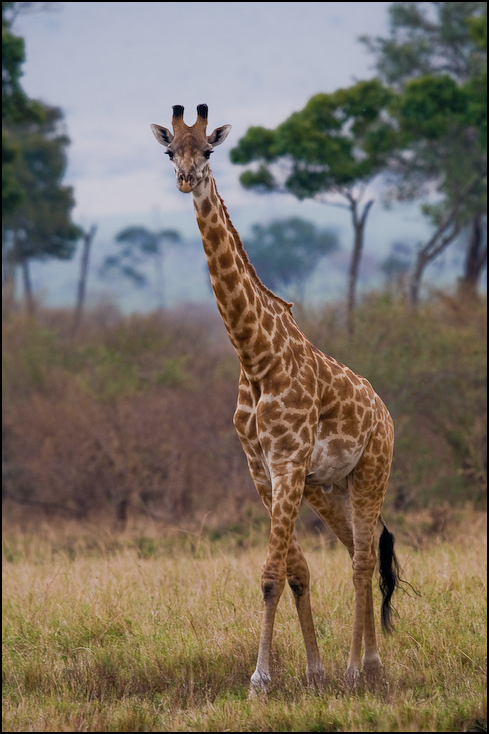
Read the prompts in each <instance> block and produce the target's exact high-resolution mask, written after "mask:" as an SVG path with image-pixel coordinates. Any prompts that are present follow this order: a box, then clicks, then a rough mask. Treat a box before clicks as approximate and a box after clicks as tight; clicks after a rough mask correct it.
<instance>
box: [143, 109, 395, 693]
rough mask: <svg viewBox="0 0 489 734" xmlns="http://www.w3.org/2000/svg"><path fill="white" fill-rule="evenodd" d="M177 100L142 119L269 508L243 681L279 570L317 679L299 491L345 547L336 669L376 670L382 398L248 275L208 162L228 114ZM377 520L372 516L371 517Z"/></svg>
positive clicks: (264, 634) (267, 641)
mask: <svg viewBox="0 0 489 734" xmlns="http://www.w3.org/2000/svg"><path fill="white" fill-rule="evenodd" d="M183 113H184V108H183V107H182V106H181V105H176V106H174V107H173V118H172V127H173V133H172V132H170V130H168V129H167V128H164V127H161V126H160V125H151V129H152V130H153V133H154V135H155V137H156V139H157V141H158V142H159V143H161V144H162V145H164V146H165V147H166V149H167V151H166V152H167V153H168V155H169V157H170V160H171V161H172V163H173V167H174V169H175V174H176V178H177V187H178V188H179V189H180V191H182V192H184V193H192V198H193V203H194V208H195V213H196V217H197V223H198V226H199V229H200V233H201V236H202V243H203V245H204V250H205V254H206V257H207V263H208V266H209V273H210V278H211V283H212V288H213V290H214V294H215V297H216V302H217V306H218V309H219V312H220V314H221V317H222V319H223V322H224V325H225V326H226V329H227V331H228V334H229V337H230V339H231V342H232V344H233V346H234V348H235V350H236V353H237V355H238V357H239V360H240V364H241V373H240V380H239V395H238V402H237V407H236V412H235V414H234V425H235V428H236V431H237V433H238V435H239V438H240V440H241V444H242V446H243V449H244V452H245V454H246V458H247V460H248V466H249V469H250V473H251V476H252V478H253V481H254V483H255V486H256V489H257V491H258V493H259V495H260V497H261V499H262V501H263V503H264V505H265V507H266V508H267V510H268V512H269V515H270V518H271V530H270V542H269V548H268V554H267V557H266V560H265V563H264V565H263V568H262V573H261V588H262V592H263V598H264V605H265V611H264V615H263V619H262V626H261V634H260V644H259V650H258V660H257V665H256V669H255V672H254V673H253V675H252V677H251V690H252V691H266V690H267V689H268V688H269V685H270V680H271V677H270V648H271V642H272V634H273V625H274V619H275V612H276V609H277V605H278V602H279V599H280V596H281V594H282V591H283V589H284V586H285V582H286V581H287V582H288V584H289V586H290V588H291V589H292V593H293V595H294V600H295V604H296V608H297V612H298V616H299V621H300V625H301V629H302V634H303V637H304V643H305V647H306V655H307V668H306V677H307V681H308V683H309V684H310V685H313V686H316V687H319V688H321V687H322V685H323V684H324V676H325V674H324V667H323V665H322V663H321V659H320V656H319V651H318V645H317V641H316V633H315V629H314V622H313V617H312V612H311V602H310V594H309V569H308V566H307V562H306V560H305V558H304V555H303V553H302V551H301V549H300V547H299V544H298V542H297V538H296V534H295V522H296V518H297V513H298V510H299V506H300V503H301V500H302V498H305V500H306V501H307V502H308V503H309V504H310V505H311V506H312V508H313V509H314V510H315V511H316V512H317V513H318V514H319V515H320V516H321V517H322V518H323V520H324V521H325V522H326V523H327V524H328V525H329V526H330V528H331V529H332V530H333V532H334V533H335V534H336V535H337V537H338V538H339V540H340V541H341V542H342V543H343V544H344V545H345V546H346V548H347V549H348V551H349V553H350V556H351V559H352V567H353V584H354V593H355V606H354V623H353V633H352V641H351V646H350V656H349V660H348V666H347V670H346V673H345V681H346V683H347V685H348V686H350V687H355V686H356V685H357V683H358V681H359V679H360V671H361V667H362V659H361V648H362V641H363V643H364V656H363V667H364V672H365V674H366V676H367V678H368V679H375V678H377V677H378V676H379V674H380V670H381V667H382V666H381V662H380V657H379V655H378V652H377V642H376V634H375V620H374V609H373V599H372V576H373V572H374V567H375V564H376V552H375V530H376V526H377V522H378V520H379V518H380V512H381V509H382V505H383V501H384V497H385V492H386V489H387V480H388V477H389V472H390V467H391V461H392V452H393V444H394V428H393V423H392V419H391V417H390V415H389V412H388V410H387V408H386V407H385V405H384V403H383V402H382V400H381V399H380V397H379V396H378V395H377V394H376V393H375V391H374V390H373V388H372V386H371V385H370V383H369V382H368V381H367V380H366V379H364V378H363V377H360V376H359V375H356V374H355V373H354V372H353V371H352V370H350V369H349V368H348V367H346V366H345V365H343V364H341V363H340V362H338V361H336V360H335V359H334V358H332V357H329V356H326V355H325V354H323V353H322V352H320V351H319V350H318V349H316V348H315V347H314V346H313V345H312V344H311V343H310V342H309V340H308V339H307V338H306V336H305V335H304V334H303V333H302V331H301V330H300V328H299V327H298V325H297V324H296V322H295V320H294V318H293V316H292V313H291V304H289V303H287V302H286V301H284V300H282V299H281V298H279V297H278V296H276V295H275V294H274V293H273V292H272V291H270V290H269V289H268V288H266V287H265V286H264V285H263V283H262V282H261V281H260V279H259V277H258V275H257V274H256V272H255V270H254V268H253V266H252V265H251V263H250V261H249V259H248V256H247V254H246V251H245V249H244V247H243V244H242V242H241V239H240V237H239V235H238V233H237V231H236V230H235V228H234V227H233V225H232V223H231V220H230V218H229V215H228V212H227V209H226V207H225V205H224V202H223V200H222V199H221V197H220V196H219V194H218V192H217V188H216V183H215V181H214V178H213V176H212V173H211V169H210V167H209V158H210V155H211V153H212V151H213V149H214V148H215V147H216V146H217V145H220V144H221V143H223V142H224V140H225V139H226V137H227V135H228V134H229V131H230V129H231V126H230V125H224V126H222V127H218V128H216V129H215V130H214V131H213V132H212V133H211V134H210V135H207V134H206V128H207V117H208V110H207V105H199V106H198V107H197V120H196V122H195V123H194V124H193V125H192V126H187V125H186V124H185V122H184V119H183ZM380 520H381V522H382V523H383V520H382V519H381V518H380ZM383 525H384V529H383V532H382V535H381V538H380V543H379V562H380V564H379V565H380V575H381V579H382V593H383V605H382V622H383V626H384V627H385V628H386V629H389V627H390V611H391V605H390V600H391V596H392V593H393V592H394V590H395V588H396V586H397V585H398V583H399V577H398V574H397V571H396V569H397V563H396V560H395V555H394V550H393V538H392V535H391V534H390V533H389V531H388V530H387V528H386V527H385V523H383Z"/></svg>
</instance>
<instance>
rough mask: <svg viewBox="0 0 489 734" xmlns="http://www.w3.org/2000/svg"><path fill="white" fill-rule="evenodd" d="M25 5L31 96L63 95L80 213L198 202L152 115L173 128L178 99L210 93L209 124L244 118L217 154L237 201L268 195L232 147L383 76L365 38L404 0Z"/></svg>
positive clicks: (223, 185) (228, 193) (226, 192)
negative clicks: (44, 8)
mask: <svg viewBox="0 0 489 734" xmlns="http://www.w3.org/2000/svg"><path fill="white" fill-rule="evenodd" d="M50 5H51V6H53V7H54V10H53V11H51V12H38V13H33V14H27V15H21V16H19V17H18V19H17V20H16V23H15V26H14V32H15V31H17V32H18V33H19V34H20V35H22V36H23V37H24V38H25V41H26V56H27V58H26V63H25V64H24V67H23V68H24V77H23V80H22V83H23V86H24V89H25V91H26V92H27V94H28V95H29V96H32V97H34V98H39V99H42V100H43V101H44V102H47V103H48V104H52V105H57V106H60V107H61V108H62V109H63V111H64V114H65V118H66V122H67V126H68V133H69V135H70V137H71V141H72V144H71V146H70V148H69V153H68V155H69V167H68V172H67V181H68V182H69V183H71V184H72V185H73V186H74V187H75V194H76V202H77V207H76V210H75V216H78V217H80V216H82V217H83V218H85V217H86V218H88V219H92V218H97V217H100V216H105V215H122V216H130V215H132V214H134V215H136V214H141V213H148V212H150V211H152V210H154V209H155V208H158V209H159V210H160V211H162V212H165V211H171V212H175V211H178V210H182V211H185V210H189V211H191V210H192V207H191V206H190V202H189V200H188V198H189V197H185V196H183V195H182V194H180V193H179V192H178V191H177V190H176V188H175V183H174V174H173V169H172V167H171V165H169V163H168V160H167V158H166V157H164V156H163V149H162V148H161V146H158V144H157V143H156V141H155V139H154V137H153V135H152V133H151V130H150V127H149V125H150V123H153V122H156V123H159V124H161V125H165V126H170V122H171V108H172V105H175V104H182V105H184V106H185V110H186V112H185V116H186V121H187V122H188V124H193V122H194V121H195V118H196V106H197V104H200V103H202V102H205V103H207V104H208V105H209V130H212V129H213V128H214V127H217V126H220V125H223V124H226V123H230V124H231V125H232V126H233V130H232V132H231V135H230V137H229V138H228V140H227V141H226V146H225V147H223V148H221V149H219V151H218V152H217V153H216V155H215V156H214V158H213V170H214V173H215V175H216V179H217V180H218V187H219V189H220V193H221V194H222V195H223V197H224V199H225V200H226V202H227V204H228V205H229V206H231V205H233V204H236V205H238V206H240V205H244V204H247V203H250V202H252V201H253V202H256V201H257V199H258V195H257V194H250V193H246V192H245V191H244V190H243V189H242V188H241V186H240V184H239V182H238V177H239V174H240V168H239V167H237V166H233V165H231V163H230V162H229V157H228V156H229V150H230V149H231V148H232V147H233V146H234V145H235V144H236V143H237V141H238V139H239V138H240V136H241V135H243V134H244V133H245V131H246V130H247V128H248V127H249V126H250V125H264V126H266V127H275V126H276V125H277V124H278V123H279V122H281V121H282V120H283V119H285V118H286V117H287V116H288V115H289V114H290V113H291V112H293V111H294V110H299V109H301V108H302V107H303V106H304V105H305V103H306V102H307V101H308V99H309V98H310V97H311V96H312V95H313V94H315V93H317V92H331V91H334V90H335V89H337V88H339V87H342V86H348V85H350V84H351V83H352V82H353V81H354V80H355V79H365V78H369V77H371V76H373V74H374V71H373V68H372V58H371V57H370V56H369V55H368V54H367V52H366V51H365V49H364V48H363V46H362V44H360V43H359V42H358V36H360V35H361V34H362V33H366V34H373V35H385V34H386V32H387V22H388V14H387V9H388V7H389V5H390V3H386V2H376V3H365V2H359V3H353V2H352V3H350V2H332V3H320V2H311V3H309V2H301V3H295V2H294V3H280V2H270V3H268V2H263V3H253V2H247V3H240V2H239V3H233V2H228V3H222V2H216V3H213V2H211V3H202V2H197V3H193V2H172V3H165V2H163V3H145V2H138V3H132V2H123V3H114V2H110V3H109V2H107V3H105V2H96V3H95V2H94V3H92V2H80V3H78V2H67V3H51V4H50Z"/></svg>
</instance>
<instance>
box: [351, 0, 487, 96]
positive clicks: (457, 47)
mask: <svg viewBox="0 0 489 734" xmlns="http://www.w3.org/2000/svg"><path fill="white" fill-rule="evenodd" d="M486 7H487V6H486V3H483V2H395V3H392V4H391V5H390V7H389V15H390V34H389V36H388V37H387V38H379V37H377V38H372V37H369V36H363V37H362V38H361V40H362V41H363V43H365V44H366V45H367V47H368V48H369V49H370V51H372V53H373V54H374V55H375V56H376V58H377V69H378V71H379V73H380V74H381V75H382V77H383V78H384V79H385V80H386V81H387V83H389V84H393V85H396V86H397V87H398V88H400V87H401V86H402V85H403V84H404V82H405V81H406V80H408V79H410V78H412V77H415V76H426V75H435V76H438V75H444V74H448V75H450V76H452V77H453V78H455V79H457V80H460V81H462V82H463V81H466V80H467V79H468V78H469V77H470V76H472V75H473V74H478V73H479V72H480V70H481V68H482V67H483V66H484V65H485V63H484V55H483V53H481V47H482V46H483V41H484V37H485V38H486V39H487V17H486Z"/></svg>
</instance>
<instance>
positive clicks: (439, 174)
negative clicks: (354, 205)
mask: <svg viewBox="0 0 489 734" xmlns="http://www.w3.org/2000/svg"><path fill="white" fill-rule="evenodd" d="M485 8H486V4H485V3H479V2H464V3H453V2H442V3H422V2H409V3H405V2H401V3H393V4H392V5H391V7H390V11H389V12H390V16H391V27H390V36H389V37H388V38H376V39H372V38H363V39H362V40H363V41H364V42H365V43H366V44H367V46H368V47H369V48H370V50H371V51H372V52H373V53H374V54H375V56H376V59H377V69H378V71H379V72H380V74H381V75H382V76H383V78H384V79H385V80H386V82H388V83H391V84H394V85H395V88H396V89H397V92H398V94H397V95H396V96H395V97H394V98H393V99H392V103H391V105H390V107H389V112H390V114H391V115H392V117H393V120H394V121H395V125H396V126H397V127H398V132H399V134H398V137H397V141H396V143H395V145H394V150H396V155H395V156H394V158H393V159H392V161H391V162H390V163H391V169H392V170H393V171H395V172H397V173H398V174H399V173H400V174H401V178H400V179H399V178H398V180H397V181H396V183H395V185H396V186H397V196H399V197H401V198H402V197H405V196H407V197H410V198H412V197H418V196H419V195H420V194H424V193H425V190H426V188H425V187H426V186H427V185H428V184H429V185H430V186H433V185H435V186H436V187H437V189H438V191H439V192H440V193H442V194H443V196H444V200H443V206H444V210H445V212H447V211H448V210H449V209H450V208H451V207H454V206H456V207H457V217H458V218H459V219H460V217H462V218H463V217H464V216H465V219H469V218H471V217H473V216H475V215H477V213H478V212H481V211H484V210H485V202H486V193H485V190H486V183H485V178H486V154H485V144H486V141H487V101H486V96H487V93H486V81H487V71H486V55H487V43H486V47H484V45H483V44H484V34H487V30H485V31H484V28H485V29H487V18H486V15H485ZM473 179H474V180H475V181H476V183H475V187H473V188H470V183H471V181H472V180H473ZM468 187H469V188H470V192H469V193H468V191H467V188H468ZM434 221H435V222H436V218H435V219H434Z"/></svg>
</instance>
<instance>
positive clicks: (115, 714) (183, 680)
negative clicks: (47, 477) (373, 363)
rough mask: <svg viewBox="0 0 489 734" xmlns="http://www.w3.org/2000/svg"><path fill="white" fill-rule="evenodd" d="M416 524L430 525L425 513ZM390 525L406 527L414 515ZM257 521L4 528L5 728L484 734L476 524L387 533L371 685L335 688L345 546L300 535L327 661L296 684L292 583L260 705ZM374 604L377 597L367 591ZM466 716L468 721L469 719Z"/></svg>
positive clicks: (342, 650) (347, 612) (480, 550)
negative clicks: (115, 529) (185, 527)
mask: <svg viewBox="0 0 489 734" xmlns="http://www.w3.org/2000/svg"><path fill="white" fill-rule="evenodd" d="M427 521H429V518H427ZM421 522H422V520H421V519H420V518H419V517H415V518H408V519H407V520H406V528H407V530H406V531H405V532H404V531H399V534H400V536H401V537H408V536H409V532H414V529H415V528H416V527H417V526H419V525H420V523H421ZM265 537H266V530H265V529H264V528H262V527H259V525H257V524H256V523H253V522H250V523H249V526H248V529H247V532H246V533H245V534H241V535H238V534H237V533H236V532H232V531H231V532H229V534H222V535H221V537H217V536H216V535H215V534H212V533H206V532H205V530H204V532H201V533H190V532H181V531H180V532H179V531H177V530H176V529H173V530H168V531H166V532H162V531H161V529H158V528H157V527H156V526H155V527H151V526H148V524H147V523H146V524H145V528H144V530H143V529H142V528H141V527H140V528H137V527H135V528H133V529H132V530H131V531H130V532H126V533H123V534H113V533H111V532H110V531H107V530H104V529H103V527H100V526H99V527H94V526H89V525H85V526H80V525H76V524H74V523H72V524H64V525H57V526H54V525H52V524H49V523H44V524H43V523H40V524H38V526H37V528H36V532H35V533H33V532H32V531H30V530H29V529H28V528H25V529H24V531H21V530H20V529H19V528H18V527H14V526H13V525H12V524H11V523H9V524H7V525H6V527H5V528H4V564H3V567H4V572H3V589H4V609H3V640H4V664H3V691H4V702H3V703H4V705H3V717H4V719H3V726H4V731H226V730H230V731H483V730H484V726H485V724H484V722H485V717H486V704H485V701H486V692H485V690H486V689H485V667H486V652H485V640H486V626H485V624H486V621H485V620H486V616H485V612H486V587H485V579H486V537H485V517H483V516H481V515H479V516H477V515H475V514H464V515H463V517H460V518H459V522H458V523H452V527H451V537H447V535H446V534H445V536H439V535H436V533H435V532H434V531H433V532H432V533H431V535H429V536H428V535H426V539H425V542H424V544H422V543H419V542H418V543H417V547H416V548H414V547H413V546H412V545H411V544H403V543H402V542H401V543H400V547H399V555H400V557H401V560H402V563H403V566H404V570H405V576H406V577H407V578H408V579H409V581H410V582H411V583H413V585H414V586H415V587H416V588H418V589H419V590H420V591H421V593H422V596H421V597H417V596H408V595H406V594H401V595H399V596H398V598H397V601H396V607H397V609H398V611H399V619H398V622H397V631H396V633H395V634H394V635H393V636H392V637H383V638H382V639H381V641H380V651H381V656H382V659H383V662H384V666H385V667H384V669H385V682H384V684H383V685H382V686H381V687H380V688H379V690H377V691H369V690H361V691H359V692H358V693H355V694H352V693H349V692H346V691H345V690H344V687H343V682H342V676H343V671H344V669H345V666H346V660H347V655H348V646H349V638H350V632H351V622H352V598H353V588H352V583H351V569H350V561H349V558H348V555H347V553H346V551H345V550H344V549H343V548H342V547H341V546H339V545H336V544H331V543H330V542H329V540H327V539H326V538H325V537H324V536H306V538H305V540H304V548H305V550H306V555H307V558H308V561H309V565H310V569H311V577H312V598H313V611H314V616H315V620H316V625H317V630H318V636H319V645H320V649H321V653H322V656H323V660H324V663H325V667H326V671H327V683H326V690H325V692H324V694H322V695H318V694H316V693H313V692H311V691H309V690H308V689H307V688H306V686H305V673H304V668H305V653H304V648H303V643H302V640H301V636H300V630H299V625H298V622H297V618H296V613H295V608H294V604H293V601H292V598H291V594H290V593H289V592H288V591H286V592H285V593H284V597H283V599H282V600H281V603H280V605H279V613H278V618H277V624H276V630H275V635H274V646H273V671H272V672H273V675H274V683H273V689H272V691H271V693H270V695H269V698H268V700H266V701H265V700H257V701H253V702H249V701H248V700H247V690H248V680H249V676H250V674H251V673H252V671H253V669H254V664H255V656H256V652H257V648H258V635H259V625H260V608H261V601H260V592H259V574H260V567H261V564H262V562H263V559H264V555H265V552H266V547H265V545H264V544H263V539H264V538H265ZM375 593H376V608H377V609H378V608H379V606H380V598H379V595H378V593H377V590H376V592H375ZM477 727H478V728H477Z"/></svg>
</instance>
